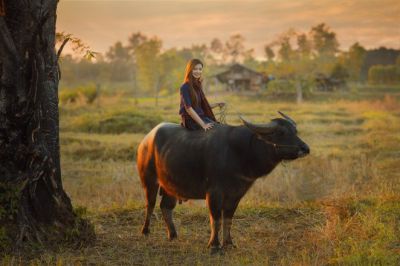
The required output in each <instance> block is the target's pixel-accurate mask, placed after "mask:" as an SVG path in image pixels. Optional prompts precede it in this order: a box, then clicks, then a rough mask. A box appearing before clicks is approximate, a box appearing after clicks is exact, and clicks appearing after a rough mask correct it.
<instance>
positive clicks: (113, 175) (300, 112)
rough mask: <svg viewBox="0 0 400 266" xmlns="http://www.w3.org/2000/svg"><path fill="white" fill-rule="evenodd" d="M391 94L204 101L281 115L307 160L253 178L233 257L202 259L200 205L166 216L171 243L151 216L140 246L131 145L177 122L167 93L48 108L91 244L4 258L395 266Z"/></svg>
mask: <svg viewBox="0 0 400 266" xmlns="http://www.w3.org/2000/svg"><path fill="white" fill-rule="evenodd" d="M399 99H400V89H387V90H385V88H379V89H375V90H374V89H373V88H365V89H364V90H362V89H361V88H359V89H357V90H355V91H351V92H347V93H334V94H326V93H325V94H314V95H311V96H309V97H308V98H306V100H305V101H304V103H302V104H295V102H294V101H292V100H291V99H286V100H279V99H277V98H276V97H273V96H270V95H261V96H260V95H258V96H257V95H246V96H244V95H242V96H238V95H231V94H227V93H220V94H209V100H210V102H215V101H225V102H226V103H227V106H228V107H227V113H226V121H227V122H228V123H229V124H236V125H238V124H239V123H240V122H239V118H238V116H237V114H239V113H240V114H242V115H243V116H244V117H246V118H247V119H248V120H250V121H253V122H268V121H269V120H270V119H271V118H274V117H277V116H278V114H277V110H281V111H283V112H285V113H286V114H288V115H289V116H291V117H292V118H293V119H295V120H296V122H297V124H298V130H299V135H300V137H301V138H302V139H303V140H304V141H305V142H306V143H307V144H309V146H310V148H311V154H310V155H309V156H307V157H305V158H302V159H299V160H296V161H293V162H285V163H282V164H281V165H279V166H278V167H277V168H276V169H275V170H274V171H273V172H272V173H271V174H270V175H269V176H267V177H264V178H261V179H259V180H258V181H257V182H256V183H255V184H254V186H253V187H252V189H251V190H250V191H249V193H248V194H247V195H246V196H245V197H244V198H243V199H242V201H241V203H240V205H239V208H238V211H237V213H236V215H235V216H234V220H233V228H232V230H233V231H232V234H233V238H234V241H235V243H236V245H237V248H236V249H230V250H226V251H225V252H224V254H223V255H216V256H211V255H210V254H209V251H208V250H207V248H206V244H207V241H208V237H209V225H208V212H207V209H206V207H205V204H204V202H203V201H188V202H186V203H183V204H182V205H178V206H177V208H176V209H175V210H176V211H175V213H176V215H175V221H176V225H177V230H178V235H179V237H178V239H177V240H174V241H172V242H171V241H168V240H167V236H166V229H165V227H164V224H163V220H162V218H161V213H160V211H159V209H157V210H156V213H155V215H154V217H153V224H152V227H151V232H152V233H151V234H150V236H149V237H147V238H146V237H143V236H141V234H140V227H141V225H142V222H143V214H144V213H143V211H144V195H143V193H142V188H141V184H140V181H139V178H138V175H137V172H136V166H135V151H136V147H137V145H138V143H139V142H140V140H141V139H142V137H143V136H144V135H145V132H147V131H148V129H149V128H151V127H152V126H153V125H154V124H156V123H158V122H159V121H172V122H178V121H179V117H178V115H177V107H178V103H179V101H178V100H179V98H178V96H176V95H175V96H171V97H166V98H162V99H159V102H158V106H157V107H156V106H155V102H154V99H152V98H140V99H133V98H132V97H130V96H129V95H127V94H117V93H114V94H107V95H104V96H100V97H99V98H98V99H96V100H95V101H94V102H93V103H92V104H85V103H84V101H78V102H75V103H68V104H64V105H62V106H61V107H60V127H61V136H60V137H61V160H62V176H63V183H64V188H65V190H66V191H67V193H68V194H69V196H70V197H71V199H72V202H73V205H74V207H75V208H80V209H82V208H84V209H86V210H87V212H86V214H85V215H86V217H88V218H89V219H90V220H91V221H92V222H93V224H94V226H95V230H96V234H97V240H96V242H95V243H93V245H91V246H89V247H82V248H81V249H71V248H68V247H61V248H59V249H56V250H44V251H43V252H41V253H32V254H24V255H21V257H18V256H8V257H5V258H3V259H2V262H3V263H5V264H11V265H14V264H20V263H22V264H23V263H28V262H30V264H31V265H41V264H51V265H54V264H57V265H79V264H100V265H142V264H144V265H164V264H168V265H169V264H171V265H177V264H180V265H208V264H217V265H244V264H248V265H327V264H332V265H337V264H339V265H396V264H397V265H398V264H400V237H399V236H400V234H399V233H400V232H399V230H400V224H399V221H400V197H399V196H398V195H399V192H400V162H399V158H400V134H399V132H400V101H399Z"/></svg>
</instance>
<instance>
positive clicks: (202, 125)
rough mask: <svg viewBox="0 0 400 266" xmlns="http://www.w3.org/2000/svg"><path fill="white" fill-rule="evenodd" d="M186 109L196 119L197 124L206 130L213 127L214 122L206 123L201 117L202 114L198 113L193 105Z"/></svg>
mask: <svg viewBox="0 0 400 266" xmlns="http://www.w3.org/2000/svg"><path fill="white" fill-rule="evenodd" d="M186 111H187V112H188V114H189V115H190V116H191V117H192V118H193V120H194V121H196V123H197V124H199V125H200V126H201V127H202V128H203V129H204V130H206V131H207V130H208V129H211V128H212V127H213V126H214V124H213V123H208V124H206V123H204V121H203V119H201V118H200V116H199V115H198V114H197V113H196V111H195V110H193V108H192V107H188V108H186Z"/></svg>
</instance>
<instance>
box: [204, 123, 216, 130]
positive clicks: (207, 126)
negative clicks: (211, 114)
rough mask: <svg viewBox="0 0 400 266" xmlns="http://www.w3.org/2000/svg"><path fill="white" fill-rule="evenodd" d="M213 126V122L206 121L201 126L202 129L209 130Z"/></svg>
mask: <svg viewBox="0 0 400 266" xmlns="http://www.w3.org/2000/svg"><path fill="white" fill-rule="evenodd" d="M213 127H214V123H207V124H205V125H204V126H203V129H204V131H207V130H210V129H212V128H213Z"/></svg>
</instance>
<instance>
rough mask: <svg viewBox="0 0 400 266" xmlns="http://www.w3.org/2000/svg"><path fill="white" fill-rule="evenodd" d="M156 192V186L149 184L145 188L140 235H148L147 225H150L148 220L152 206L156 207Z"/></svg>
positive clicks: (151, 212)
mask: <svg viewBox="0 0 400 266" xmlns="http://www.w3.org/2000/svg"><path fill="white" fill-rule="evenodd" d="M157 191H158V184H157V183H155V184H149V185H146V187H145V193H146V215H145V220H144V224H143V227H142V234H144V235H147V234H149V233H150V230H149V225H150V218H151V215H152V214H153V210H154V206H155V205H156V199H157Z"/></svg>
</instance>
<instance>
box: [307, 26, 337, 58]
mask: <svg viewBox="0 0 400 266" xmlns="http://www.w3.org/2000/svg"><path fill="white" fill-rule="evenodd" d="M310 35H311V36H312V40H313V46H314V49H315V51H316V53H317V56H319V57H334V56H335V54H336V53H337V52H338V50H339V49H338V48H339V42H338V41H337V39H336V33H335V32H333V31H331V30H330V28H329V27H328V26H327V25H325V23H321V24H318V25H317V26H314V27H312V28H311V31H310Z"/></svg>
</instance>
